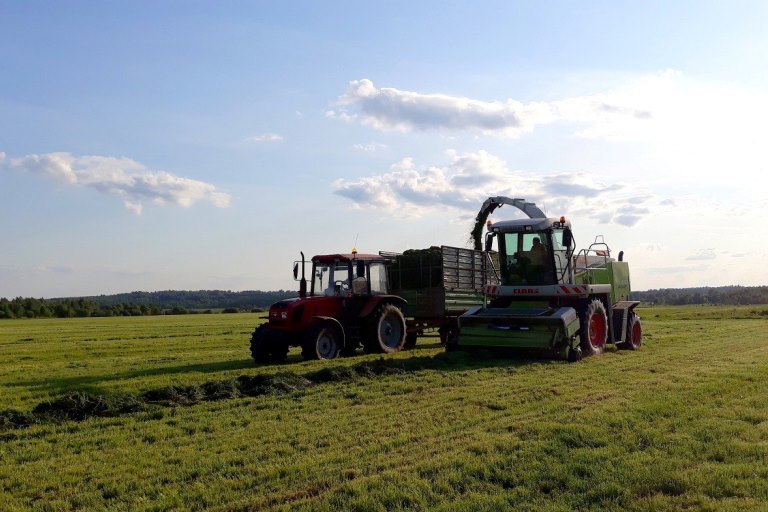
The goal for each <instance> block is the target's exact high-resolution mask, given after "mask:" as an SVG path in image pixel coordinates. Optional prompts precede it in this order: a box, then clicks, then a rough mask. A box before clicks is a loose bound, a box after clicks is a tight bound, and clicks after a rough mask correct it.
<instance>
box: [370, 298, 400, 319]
mask: <svg viewBox="0 0 768 512" xmlns="http://www.w3.org/2000/svg"><path fill="white" fill-rule="evenodd" d="M384 303H386V304H394V305H395V306H397V307H398V308H400V309H402V308H403V306H405V305H406V304H407V303H408V301H406V300H405V299H404V298H402V297H398V296H397V295H374V296H372V297H371V300H369V301H368V303H367V304H366V305H365V307H364V308H363V309H361V310H360V314H359V315H358V318H365V317H367V316H368V315H370V314H371V313H373V312H374V311H376V308H378V307H379V306H380V305H381V304H384Z"/></svg>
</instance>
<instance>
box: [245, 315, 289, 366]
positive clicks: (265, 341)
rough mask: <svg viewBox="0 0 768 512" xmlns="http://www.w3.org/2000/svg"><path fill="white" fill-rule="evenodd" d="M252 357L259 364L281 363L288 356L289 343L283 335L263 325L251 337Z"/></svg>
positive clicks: (267, 325)
mask: <svg viewBox="0 0 768 512" xmlns="http://www.w3.org/2000/svg"><path fill="white" fill-rule="evenodd" d="M251 356H252V357H253V360H254V361H256V362H257V363H262V364H266V363H281V362H283V361H285V359H286V357H287V356H288V342H287V341H286V340H285V337H284V335H283V333H281V332H279V331H276V330H274V329H272V328H271V327H270V326H269V324H261V325H260V326H258V327H257V328H256V329H255V330H254V331H253V335H252V336H251Z"/></svg>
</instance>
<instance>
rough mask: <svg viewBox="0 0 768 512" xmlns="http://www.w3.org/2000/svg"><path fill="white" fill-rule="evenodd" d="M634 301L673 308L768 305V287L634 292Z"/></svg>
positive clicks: (726, 287) (668, 289) (665, 289)
mask: <svg viewBox="0 0 768 512" xmlns="http://www.w3.org/2000/svg"><path fill="white" fill-rule="evenodd" d="M632 299H634V300H639V301H642V302H643V303H646V304H662V305H671V306H684V305H693V304H712V305H727V306H739V305H748V304H768V286H720V287H700V288H661V289H658V290H648V291H643V292H632Z"/></svg>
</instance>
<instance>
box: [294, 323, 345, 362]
mask: <svg viewBox="0 0 768 512" xmlns="http://www.w3.org/2000/svg"><path fill="white" fill-rule="evenodd" d="M341 348H342V340H341V333H340V332H339V330H338V329H337V328H336V327H334V326H332V325H320V326H318V327H315V328H314V329H311V330H310V331H309V332H308V333H307V337H306V338H305V340H304V343H302V345H301V355H302V356H304V360H305V361H309V360H310V359H336V358H337V357H339V353H340V352H341Z"/></svg>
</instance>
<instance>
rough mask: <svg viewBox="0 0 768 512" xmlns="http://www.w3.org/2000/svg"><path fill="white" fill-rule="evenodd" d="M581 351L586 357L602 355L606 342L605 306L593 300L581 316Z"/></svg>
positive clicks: (606, 320) (606, 318)
mask: <svg viewBox="0 0 768 512" xmlns="http://www.w3.org/2000/svg"><path fill="white" fill-rule="evenodd" d="M579 336H580V337H581V344H580V346H581V351H582V354H583V355H584V356H585V357H586V356H594V355H598V354H602V353H603V350H605V344H606V342H607V341H608V315H607V314H606V312H605V306H603V303H602V302H600V301H599V300H597V299H594V300H593V301H592V302H590V303H589V305H588V306H587V307H586V309H585V310H584V311H583V312H582V314H581V329H580V332H579Z"/></svg>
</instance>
